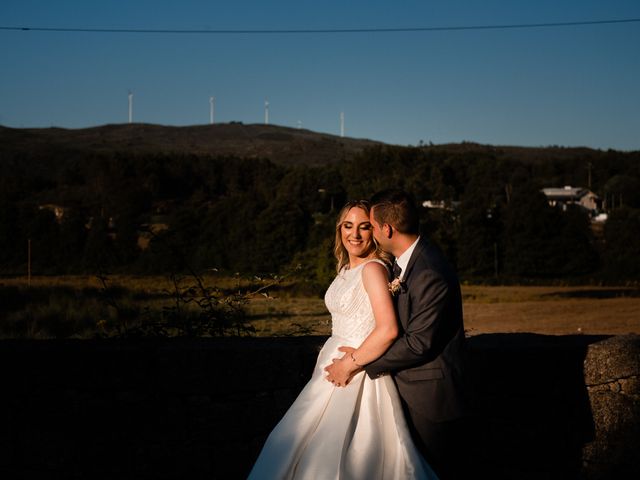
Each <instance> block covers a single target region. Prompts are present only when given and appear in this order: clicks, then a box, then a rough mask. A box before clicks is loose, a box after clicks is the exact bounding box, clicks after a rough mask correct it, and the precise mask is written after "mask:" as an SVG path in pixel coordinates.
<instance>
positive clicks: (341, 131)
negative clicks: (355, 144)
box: [340, 112, 344, 137]
mask: <svg viewBox="0 0 640 480" xmlns="http://www.w3.org/2000/svg"><path fill="white" fill-rule="evenodd" d="M340 136H341V137H344V112H340Z"/></svg>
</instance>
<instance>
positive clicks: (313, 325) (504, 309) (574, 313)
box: [250, 285, 640, 335]
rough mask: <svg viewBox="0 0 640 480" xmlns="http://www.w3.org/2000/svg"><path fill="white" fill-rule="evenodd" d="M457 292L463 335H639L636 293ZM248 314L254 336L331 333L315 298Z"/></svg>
mask: <svg viewBox="0 0 640 480" xmlns="http://www.w3.org/2000/svg"><path fill="white" fill-rule="evenodd" d="M462 293H463V298H464V316H465V328H466V329H467V332H468V334H469V335H478V334H481V333H510V332H532V333H541V334H548V335H568V334H579V333H583V334H625V333H637V334H640V290H639V289H634V288H624V287H551V286H549V287H529V286H527V287H524V286H509V287H492V286H474V285H465V286H463V287H462ZM250 311H251V313H252V316H253V317H254V318H255V319H254V320H253V325H254V326H255V328H256V330H257V331H258V335H278V334H286V333H287V332H291V331H294V332H295V331H296V330H301V331H302V330H308V331H309V333H314V334H328V333H329V332H330V331H331V323H330V316H329V314H328V312H327V311H326V309H325V306H324V301H323V300H322V299H320V298H282V299H279V298H275V299H272V300H268V299H256V300H254V301H253V302H252V304H251V306H250Z"/></svg>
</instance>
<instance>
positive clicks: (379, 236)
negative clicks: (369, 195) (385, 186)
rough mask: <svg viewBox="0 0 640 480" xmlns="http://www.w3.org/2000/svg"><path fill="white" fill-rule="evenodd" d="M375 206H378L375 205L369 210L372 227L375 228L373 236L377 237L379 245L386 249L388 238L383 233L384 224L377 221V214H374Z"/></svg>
mask: <svg viewBox="0 0 640 480" xmlns="http://www.w3.org/2000/svg"><path fill="white" fill-rule="evenodd" d="M375 208H376V207H373V208H371V210H370V211H369V221H370V222H371V228H372V229H373V238H375V239H376V242H378V245H380V246H381V247H382V249H383V250H386V249H385V240H386V238H384V235H383V232H382V225H380V224H379V223H378V222H377V221H376V218H375V216H374V214H373V212H374V210H375Z"/></svg>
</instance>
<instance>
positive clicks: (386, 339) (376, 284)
mask: <svg viewBox="0 0 640 480" xmlns="http://www.w3.org/2000/svg"><path fill="white" fill-rule="evenodd" d="M387 279H388V274H387V269H386V268H385V267H384V266H383V265H381V264H380V263H378V262H369V263H368V264H366V265H365V266H364V268H363V270H362V283H363V285H364V289H365V290H366V292H367V295H368V296H369V301H370V303H371V308H372V309H373V316H374V318H375V320H376V326H375V328H374V329H373V330H372V332H371V333H370V334H369V336H367V338H365V339H364V341H363V342H362V344H361V345H360V346H359V347H358V348H357V349H356V350H355V351H353V352H351V353H349V354H348V355H349V357H350V358H351V360H352V361H353V362H354V363H355V364H356V365H357V366H358V367H361V366H363V365H366V364H367V363H369V362H373V361H374V360H376V359H377V358H379V357H380V356H382V354H383V353H384V352H386V351H387V349H388V348H389V347H390V346H391V344H392V343H393V341H394V340H395V339H396V337H397V336H398V321H397V320H396V313H395V310H394V308H393V300H392V298H391V293H390V292H389V283H388V280H387Z"/></svg>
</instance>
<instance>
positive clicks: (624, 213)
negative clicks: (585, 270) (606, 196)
mask: <svg viewBox="0 0 640 480" xmlns="http://www.w3.org/2000/svg"><path fill="white" fill-rule="evenodd" d="M639 238H640V209H637V208H629V207H622V208H619V209H616V210H615V211H614V212H612V213H611V215H610V216H609V218H608V220H607V223H606V224H605V227H604V239H605V253H604V272H605V275H606V276H607V278H609V279H610V280H614V281H620V280H625V279H633V280H639V279H640V270H639V269H638V266H639V265H640V242H639V241H638V239H639Z"/></svg>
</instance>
